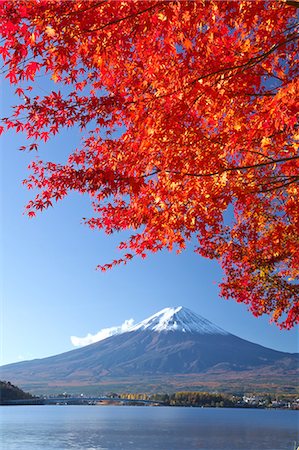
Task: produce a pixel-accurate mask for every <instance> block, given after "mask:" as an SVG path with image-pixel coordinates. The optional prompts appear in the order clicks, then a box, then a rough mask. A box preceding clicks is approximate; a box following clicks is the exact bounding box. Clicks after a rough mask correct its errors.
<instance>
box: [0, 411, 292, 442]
mask: <svg viewBox="0 0 299 450" xmlns="http://www.w3.org/2000/svg"><path fill="white" fill-rule="evenodd" d="M298 419H299V412H298V411H285V410H283V411H281V410H276V411H275V410H274V411H272V410H256V409H250V410H247V409H216V408H179V407H142V406H136V407H134V406H2V407H0V444H1V445H0V447H1V449H3V450H54V449H56V450H66V449H76V450H106V449H107V450H110V449H123V450H126V449H134V450H144V449H147V450H153V449H159V450H176V449H179V450H192V449H201V450H211V449H213V450H264V449H267V450H282V449H283V450H294V442H295V441H297V442H298V443H299V431H298V428H299V427H298V425H299V422H298Z"/></svg>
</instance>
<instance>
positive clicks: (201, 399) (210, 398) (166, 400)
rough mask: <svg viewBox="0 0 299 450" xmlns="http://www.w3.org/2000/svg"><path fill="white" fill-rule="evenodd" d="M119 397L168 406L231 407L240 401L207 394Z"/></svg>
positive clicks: (125, 395) (185, 393) (226, 396)
mask: <svg viewBox="0 0 299 450" xmlns="http://www.w3.org/2000/svg"><path fill="white" fill-rule="evenodd" d="M120 397H124V398H129V399H132V400H152V401H157V402H161V403H163V404H164V405H169V406H215V407H233V406H236V403H237V402H238V401H240V400H241V398H239V397H235V396H232V395H226V394H211V393H209V392H175V393H173V394H153V395H146V394H121V395H120Z"/></svg>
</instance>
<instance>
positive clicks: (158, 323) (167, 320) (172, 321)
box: [129, 306, 229, 335]
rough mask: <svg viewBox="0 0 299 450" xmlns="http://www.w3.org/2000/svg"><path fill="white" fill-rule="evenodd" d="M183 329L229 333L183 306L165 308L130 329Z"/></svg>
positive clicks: (191, 331) (197, 331) (208, 332)
mask: <svg viewBox="0 0 299 450" xmlns="http://www.w3.org/2000/svg"><path fill="white" fill-rule="evenodd" d="M137 330H150V331H158V332H161V331H181V332H184V333H187V332H189V333H200V334H222V335H225V334H229V333H227V332H226V331H224V330H222V329H221V328H219V327H217V326H216V325H214V324H213V323H212V322H210V321H209V320H207V319H204V318H203V317H201V316H199V315H197V314H195V313H194V312H192V311H191V310H190V309H188V308H183V307H182V306H177V307H172V308H164V309H162V310H161V311H159V312H157V313H156V314H154V315H152V316H150V317H148V318H147V319H145V320H143V321H142V322H139V323H138V324H136V325H134V326H133V327H132V328H130V330H129V331H137Z"/></svg>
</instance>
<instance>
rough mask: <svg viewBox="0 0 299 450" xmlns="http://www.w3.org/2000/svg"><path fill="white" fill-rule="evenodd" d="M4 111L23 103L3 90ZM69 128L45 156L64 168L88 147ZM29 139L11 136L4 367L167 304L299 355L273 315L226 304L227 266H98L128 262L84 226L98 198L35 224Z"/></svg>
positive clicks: (75, 200) (187, 261)
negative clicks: (30, 208) (28, 183)
mask: <svg viewBox="0 0 299 450" xmlns="http://www.w3.org/2000/svg"><path fill="white" fill-rule="evenodd" d="M1 90H2V101H1V103H2V112H1V116H3V115H7V106H8V105H9V104H12V103H13V101H14V100H13V98H12V95H11V92H10V90H9V89H8V88H7V86H6V85H5V86H4V85H3V84H2V88H1ZM78 139H79V134H78V132H77V131H76V130H68V131H66V132H65V133H63V134H62V135H60V136H58V137H57V138H55V139H54V140H53V141H50V142H49V143H48V144H47V145H46V146H45V148H43V149H42V151H41V154H42V156H43V157H44V158H45V159H48V160H54V161H61V160H64V159H65V157H66V155H67V154H68V152H69V151H70V150H71V149H73V148H74V147H76V145H78ZM21 145H26V142H25V137H24V136H22V135H15V134H14V133H10V134H8V135H5V136H3V137H2V138H1V355H0V356H1V358H0V364H7V363H11V362H16V361H20V360H24V359H32V358H42V357H46V356H49V355H54V354H58V353H62V352H64V351H68V350H71V349H73V348H74V346H73V345H72V342H71V339H70V338H71V336H79V337H84V336H86V335H87V334H88V333H91V334H96V333H97V332H99V330H101V329H103V328H107V327H111V326H119V325H121V324H122V323H123V322H124V321H125V320H129V319H134V320H135V322H138V321H140V320H143V319H144V318H146V317H147V316H149V315H151V314H153V313H155V312H157V311H158V310H160V309H163V308H165V307H167V306H178V305H183V306H186V307H188V308H190V309H192V310H193V311H194V312H196V313H198V314H200V315H202V316H204V317H205V318H207V319H209V320H210V321H212V322H214V323H215V324H216V325H218V326H220V327H222V328H224V329H225V330H227V331H229V332H231V333H233V334H236V335H238V336H240V337H242V338H244V339H248V340H250V341H253V342H257V343H259V344H262V345H265V346H267V347H271V348H275V349H278V350H283V351H290V352H296V351H298V335H297V331H296V330H291V331H281V330H279V329H278V328H277V326H276V325H273V324H269V318H268V317H267V316H265V317H262V318H258V319H256V318H254V317H253V316H252V314H251V313H250V312H248V311H247V308H246V306H245V305H243V304H237V303H236V302H234V301H233V300H231V301H227V300H223V299H221V298H219V295H218V286H217V283H218V282H219V281H220V280H221V276H222V273H221V269H220V268H219V266H218V264H217V262H212V261H209V260H206V259H203V258H201V257H200V256H198V255H196V254H194V253H193V246H192V244H191V245H190V248H189V249H188V250H187V251H186V252H184V253H183V254H181V255H176V254H175V253H168V252H162V253H160V254H155V255H152V256H149V257H148V258H146V259H145V260H141V259H134V260H133V261H131V263H130V264H128V265H127V266H125V267H116V268H114V269H113V270H112V271H109V272H106V273H102V272H99V271H96V270H95V268H96V266H97V264H103V263H106V262H110V261H111V260H112V259H113V258H115V257H118V256H119V255H120V254H119V252H118V251H117V249H116V246H117V243H118V242H119V240H121V236H120V235H116V236H114V235H113V236H112V237H108V236H106V235H105V234H104V233H99V232H96V231H91V230H90V229H89V228H87V227H86V226H84V225H82V223H81V221H82V217H89V216H90V215H91V214H92V210H91V207H90V205H89V201H88V198H85V197H83V196H80V195H79V194H78V195H71V196H70V197H69V198H67V199H65V200H63V201H62V202H60V203H58V204H57V205H56V206H55V207H54V208H51V209H49V210H47V211H45V212H43V213H42V214H40V215H38V216H37V217H36V218H34V219H28V217H27V216H25V215H24V214H23V211H24V207H25V205H26V203H27V201H28V200H29V199H30V198H31V195H32V193H31V192H28V191H27V190H26V188H25V187H24V186H22V180H23V179H24V178H26V176H27V174H28V171H27V165H28V163H29V162H30V161H31V160H32V158H35V157H36V155H35V154H34V153H32V154H28V153H23V152H20V151H19V150H18V148H19V147H20V146H21Z"/></svg>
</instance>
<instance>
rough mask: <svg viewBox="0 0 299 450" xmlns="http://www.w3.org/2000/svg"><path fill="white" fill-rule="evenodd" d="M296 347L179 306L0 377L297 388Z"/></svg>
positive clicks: (34, 384) (9, 368)
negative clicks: (246, 335) (253, 336)
mask: <svg viewBox="0 0 299 450" xmlns="http://www.w3.org/2000/svg"><path fill="white" fill-rule="evenodd" d="M298 363H299V354H298V353H285V352H280V351H276V350H272V349H269V348H266V347H263V346H261V345H258V344H254V343H252V342H249V341H246V340H244V339H241V338H239V337H237V336H235V335H233V334H230V333H228V332H227V331H225V330H223V329H221V328H219V327H218V326H216V325H214V324H213V323H211V322H210V321H208V320H207V319H205V318H203V317H201V316H199V315H197V314H195V313H194V312H192V311H190V310H189V309H187V308H184V307H182V306H179V307H172V308H165V309H163V310H162V311H160V312H158V313H156V314H154V315H152V316H151V317H149V318H147V319H145V320H143V321H142V322H140V323H138V324H136V325H134V326H132V327H131V328H129V329H128V330H126V331H125V332H122V333H120V334H117V335H113V336H110V337H108V338H106V339H104V340H101V341H99V342H96V343H94V344H90V345H88V346H86V347H83V348H79V349H76V350H72V351H69V352H67V353H63V354H60V355H56V356H51V357H48V358H43V359H36V360H32V361H24V362H19V363H14V364H9V365H6V366H2V367H1V368H0V378H1V379H2V380H4V379H5V380H9V381H11V382H13V383H14V384H17V385H19V386H21V387H23V388H26V389H27V390H28V389H29V390H33V391H34V390H35V391H36V390H37V389H38V390H43V392H45V391H47V390H49V389H51V387H52V388H54V387H55V386H56V387H59V388H62V387H65V388H68V387H70V386H73V387H78V386H80V387H82V386H94V387H101V389H104V387H106V388H108V389H109V388H110V389H112V388H116V387H117V388H123V389H130V390H132V389H134V390H139V391H142V390H153V389H156V390H157V389H161V390H162V389H165V386H167V387H168V389H170V388H171V386H172V388H175V387H176V388H183V387H185V386H188V387H192V386H196V387H197V388H198V387H200V388H203V387H204V388H209V389H211V388H218V389H222V390H227V389H229V386H234V388H236V386H237V387H238V388H240V386H244V385H246V386H247V387H250V386H251V384H250V383H256V382H257V380H258V382H259V383H260V384H262V385H264V387H265V389H266V388H267V386H270V385H272V387H273V386H274V385H275V386H281V385H282V384H283V383H284V384H285V383H286V380H287V382H288V383H289V385H290V389H291V390H292V389H295V386H296V376H297V375H298Z"/></svg>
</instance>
